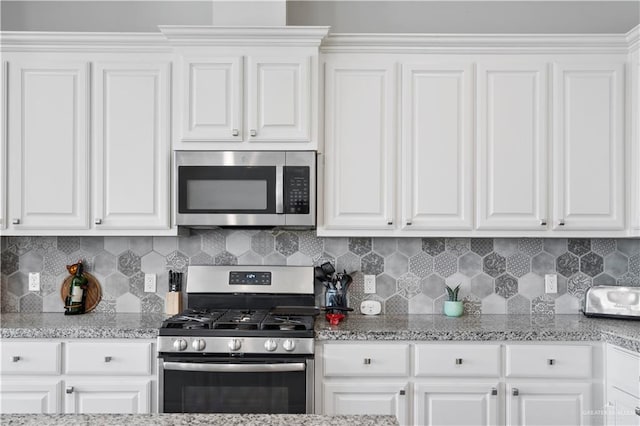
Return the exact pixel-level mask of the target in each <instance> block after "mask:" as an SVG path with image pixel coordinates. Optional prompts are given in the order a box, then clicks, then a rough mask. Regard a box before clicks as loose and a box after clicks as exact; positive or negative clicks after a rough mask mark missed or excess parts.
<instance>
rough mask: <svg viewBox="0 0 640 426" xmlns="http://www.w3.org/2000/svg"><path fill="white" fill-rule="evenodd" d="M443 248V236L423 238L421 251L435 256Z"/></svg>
mask: <svg viewBox="0 0 640 426" xmlns="http://www.w3.org/2000/svg"><path fill="white" fill-rule="evenodd" d="M444 249H445V244H444V238H423V239H422V251H424V252H425V253H427V254H429V255H431V256H432V257H435V256H437V255H439V254H440V253H442V252H443V251H444Z"/></svg>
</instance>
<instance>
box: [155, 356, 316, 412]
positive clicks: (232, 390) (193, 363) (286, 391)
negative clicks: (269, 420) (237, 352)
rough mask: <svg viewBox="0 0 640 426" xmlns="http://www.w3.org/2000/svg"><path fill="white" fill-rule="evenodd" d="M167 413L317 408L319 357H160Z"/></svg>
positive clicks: (162, 403) (161, 403) (162, 402)
mask: <svg viewBox="0 0 640 426" xmlns="http://www.w3.org/2000/svg"><path fill="white" fill-rule="evenodd" d="M158 368H159V378H160V383H159V397H160V398H159V411H160V412H161V413H241V414H253V413H256V414H257V413H260V414H305V413H312V412H313V359H309V358H302V357H300V358H298V357H296V358H286V359H284V358H280V359H277V358H252V359H241V360H238V359H235V358H224V359H217V358H216V359H215V360H212V359H210V358H203V357H199V358H185V357H182V358H172V359H167V358H166V357H165V358H164V359H160V360H159V363H158Z"/></svg>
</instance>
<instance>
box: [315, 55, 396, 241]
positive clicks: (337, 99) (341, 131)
mask: <svg viewBox="0 0 640 426" xmlns="http://www.w3.org/2000/svg"><path fill="white" fill-rule="evenodd" d="M325 78H326V88H325V96H326V113H325V129H326V130H325V152H326V157H325V180H326V181H325V227H326V228H327V229H387V228H391V227H392V225H393V221H394V213H393V208H394V205H395V202H394V196H395V191H394V182H395V180H394V174H395V168H394V164H395V149H394V146H395V136H396V135H395V133H396V130H395V129H396V126H395V115H396V107H395V105H396V89H395V84H396V83H395V82H396V77H395V71H394V67H393V63H391V62H379V63H372V61H367V63H366V64H359V63H357V62H354V63H350V62H347V61H339V62H337V61H336V62H328V63H327V64H326V76H325Z"/></svg>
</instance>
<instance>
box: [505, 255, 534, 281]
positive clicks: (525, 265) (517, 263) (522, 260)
mask: <svg viewBox="0 0 640 426" xmlns="http://www.w3.org/2000/svg"><path fill="white" fill-rule="evenodd" d="M530 271H531V258H530V257H529V256H527V255H526V254H523V253H521V252H517V253H514V254H512V255H511V256H509V257H507V272H509V273H510V274H511V275H513V276H514V277H518V278H519V277H521V276H523V275H525V274H528V273H529V272H530Z"/></svg>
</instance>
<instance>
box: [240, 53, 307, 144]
mask: <svg viewBox="0 0 640 426" xmlns="http://www.w3.org/2000/svg"><path fill="white" fill-rule="evenodd" d="M248 61H249V77H248V84H247V86H248V87H247V99H248V105H247V113H248V117H247V119H248V126H249V141H250V142H258V141H302V142H304V141H309V140H311V133H310V132H311V57H310V56H303V57H298V58H296V57H286V58H273V57H256V56H250V57H249V58H248Z"/></svg>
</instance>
